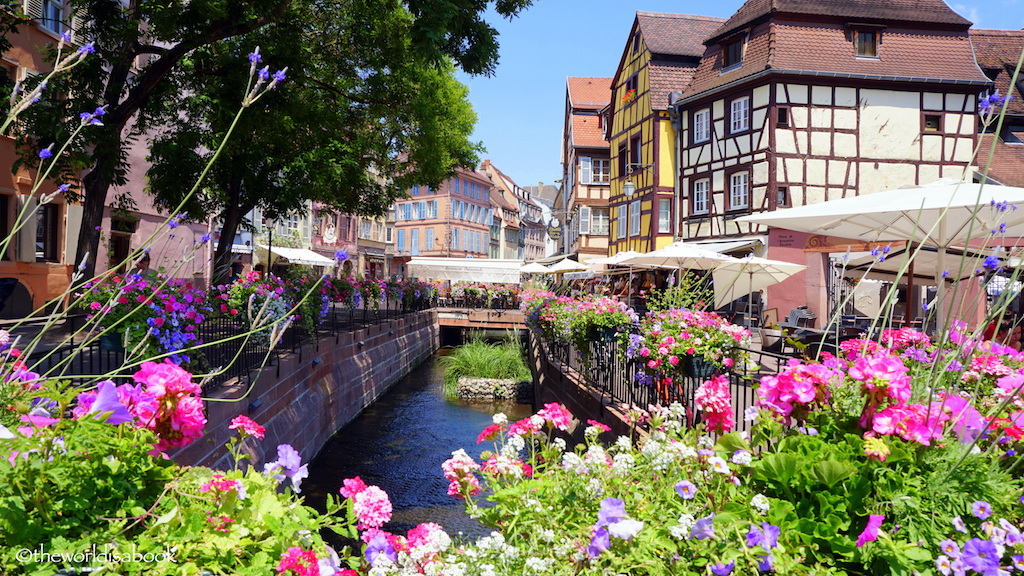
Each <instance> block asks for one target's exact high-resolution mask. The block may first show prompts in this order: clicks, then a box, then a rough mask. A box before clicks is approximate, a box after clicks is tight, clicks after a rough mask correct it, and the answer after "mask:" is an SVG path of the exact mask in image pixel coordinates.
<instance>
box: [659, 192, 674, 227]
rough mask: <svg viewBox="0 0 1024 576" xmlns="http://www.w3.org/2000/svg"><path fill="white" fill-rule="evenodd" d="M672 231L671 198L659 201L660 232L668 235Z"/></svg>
mask: <svg viewBox="0 0 1024 576" xmlns="http://www.w3.org/2000/svg"><path fill="white" fill-rule="evenodd" d="M671 231H672V200H671V199H669V198H660V199H658V232H659V233H668V232H671Z"/></svg>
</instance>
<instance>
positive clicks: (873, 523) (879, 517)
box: [857, 514, 885, 548]
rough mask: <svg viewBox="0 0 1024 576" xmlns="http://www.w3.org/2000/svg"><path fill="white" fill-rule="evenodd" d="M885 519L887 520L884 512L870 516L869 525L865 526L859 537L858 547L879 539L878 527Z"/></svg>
mask: <svg viewBox="0 0 1024 576" xmlns="http://www.w3.org/2000/svg"><path fill="white" fill-rule="evenodd" d="M883 520H885V516H884V515H883V514H872V515H871V516H869V517H868V525H867V526H865V527H864V531H863V532H861V533H860V537H858V538H857V547H858V548H860V547H861V546H863V545H865V544H867V543H868V542H873V541H875V540H877V539H878V529H879V528H880V527H881V526H882V521H883Z"/></svg>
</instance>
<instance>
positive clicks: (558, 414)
mask: <svg viewBox="0 0 1024 576" xmlns="http://www.w3.org/2000/svg"><path fill="white" fill-rule="evenodd" d="M537 416H540V417H541V418H543V419H544V421H545V422H550V423H551V425H552V426H554V427H555V428H558V429H559V430H562V431H563V432H564V431H567V430H569V426H570V425H572V413H571V412H569V411H568V410H567V409H566V408H565V406H562V405H561V404H558V403H555V402H552V403H549V404H545V405H544V408H543V409H541V410H540V411H538V412H537Z"/></svg>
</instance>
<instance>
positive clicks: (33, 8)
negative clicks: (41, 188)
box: [25, 0, 43, 260]
mask: <svg viewBox="0 0 1024 576" xmlns="http://www.w3.org/2000/svg"><path fill="white" fill-rule="evenodd" d="M25 15H26V16H28V17H29V18H35V19H41V18H42V17H43V0H25ZM33 250H34V249H33ZM34 259H35V257H34V256H33V260H34Z"/></svg>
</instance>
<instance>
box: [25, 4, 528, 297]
mask: <svg viewBox="0 0 1024 576" xmlns="http://www.w3.org/2000/svg"><path fill="white" fill-rule="evenodd" d="M532 1H533V0H496V1H495V0H455V1H452V0H407V1H406V2H397V1H395V0H380V1H375V0H352V1H343V0H342V1H326V2H315V1H314V2H300V1H298V0H249V1H247V2H241V3H240V2H237V1H235V0H169V1H168V0H161V1H157V0H128V1H127V2H125V3H122V2H118V1H114V0H71V2H70V3H71V7H72V9H73V10H74V11H75V13H76V14H77V15H78V18H76V19H75V20H76V21H81V22H85V23H86V24H85V25H84V26H83V29H82V30H76V31H75V32H76V36H83V35H84V37H86V38H88V39H89V40H90V41H91V43H92V45H93V46H94V47H95V50H96V57H95V58H90V59H89V61H88V63H87V64H86V65H82V66H80V67H79V68H77V69H76V71H75V73H74V74H71V75H68V76H67V77H62V78H61V79H59V80H58V81H57V82H55V83H54V85H52V86H50V87H49V88H48V90H47V93H50V94H63V95H66V97H65V98H60V99H50V100H48V101H46V102H45V105H39V106H33V107H32V108H30V109H29V113H28V114H26V115H25V122H24V123H23V124H22V125H21V126H22V128H23V130H24V132H23V133H22V136H23V138H21V139H20V143H21V144H22V145H23V149H24V154H23V160H24V161H25V162H26V163H28V164H33V163H34V162H35V161H36V152H37V151H38V146H47V145H48V144H49V143H50V142H52V141H54V140H59V139H60V138H61V136H63V135H66V134H68V133H69V132H70V126H71V123H73V122H75V121H76V120H77V117H78V113H79V112H81V111H83V110H90V111H91V110H93V109H95V108H96V107H97V106H99V105H105V106H106V107H107V114H106V116H105V117H104V126H102V127H96V129H93V130H89V131H88V133H87V135H86V139H85V140H84V141H83V142H80V143H79V147H78V148H77V150H76V151H75V152H74V153H70V154H67V155H66V156H65V157H62V158H60V159H59V162H60V166H59V176H58V178H59V179H62V180H64V181H69V182H73V181H74V176H75V175H77V174H78V173H79V172H80V171H82V170H84V171H85V177H84V178H83V180H82V187H81V190H80V191H79V192H80V193H81V195H82V200H83V212H84V213H83V221H82V227H81V233H80V235H79V246H78V255H77V258H78V259H81V258H83V257H84V255H85V254H86V253H89V254H90V257H89V259H88V261H87V262H86V270H85V276H86V277H87V278H88V277H91V276H92V275H93V274H94V272H95V263H96V254H97V253H98V249H99V240H100V233H99V230H97V229H96V227H97V226H98V225H99V224H100V222H101V219H102V214H103V209H104V206H105V204H106V202H107V193H108V191H109V188H110V186H112V185H115V184H124V183H125V177H126V170H127V166H126V158H127V154H126V148H127V145H128V144H129V143H130V142H131V141H133V140H134V139H137V138H140V137H141V136H143V135H144V134H146V133H147V131H148V130H149V129H150V127H151V126H153V125H154V124H159V123H165V122H167V119H168V118H169V117H172V116H174V115H176V114H178V113H179V103H180V102H182V101H184V100H188V99H191V98H204V97H205V96H203V95H200V94H194V93H192V94H190V93H189V92H188V91H187V88H186V86H187V84H188V82H189V81H191V80H192V78H189V77H187V76H186V74H185V72H186V69H188V70H195V69H194V68H189V67H187V66H186V65H185V64H186V61H188V60H196V61H199V60H200V59H201V55H199V54H198V52H199V51H201V50H208V51H211V52H216V51H217V50H220V49H221V48H220V46H221V43H222V42H224V41H226V40H228V39H231V40H232V43H234V44H235V45H241V44H242V43H243V42H242V38H243V37H244V36H246V35H248V34H252V33H254V32H256V31H263V30H264V29H265V28H267V27H269V26H270V25H272V24H274V25H276V24H278V23H286V24H287V23H288V22H290V21H302V20H303V19H304V18H308V19H309V20H310V21H311V22H312V23H313V24H314V26H311V27H310V28H309V29H308V31H305V32H303V34H302V35H303V37H304V39H305V42H304V45H305V46H308V47H311V50H320V49H323V50H329V49H331V48H334V49H336V50H339V51H341V50H346V51H352V52H357V53H358V52H361V51H366V52H373V51H374V50H378V49H380V46H379V45H376V44H373V45H367V46H364V45H360V44H359V43H357V42H353V41H351V39H350V38H346V37H344V36H334V37H331V36H328V37H325V36H323V35H322V34H324V33H326V32H329V31H330V29H331V28H332V26H333V25H334V20H335V19H336V18H339V17H340V18H341V19H342V20H345V18H346V16H345V15H346V14H349V15H351V17H352V18H354V19H356V20H358V21H362V22H372V21H373V20H374V19H375V18H376V17H377V15H379V14H382V15H385V16H387V15H392V14H394V13H396V10H395V9H394V7H395V6H405V7H407V10H406V14H408V15H409V17H411V23H409V25H408V29H407V31H406V34H405V36H403V37H395V38H394V39H395V40H396V41H398V42H399V43H400V44H402V45H403V46H404V48H405V49H406V50H407V53H408V57H409V58H410V59H412V60H415V61H416V62H419V63H422V64H429V65H433V66H435V67H436V69H437V70H444V66H445V64H444V62H445V61H446V58H451V59H452V60H454V62H455V63H456V65H457V66H458V67H460V68H461V69H462V70H464V71H466V72H467V73H470V74H490V73H492V72H493V70H494V66H495V64H496V62H497V32H496V31H495V30H494V29H493V28H492V27H491V26H489V25H488V24H487V23H486V21H485V20H484V19H483V15H484V12H485V10H487V9H488V8H489V7H490V6H491V5H492V4H493V5H494V9H495V10H496V11H497V13H498V14H500V15H502V16H504V17H509V18H511V17H514V16H515V15H516V14H518V13H519V11H520V10H523V9H525V8H526V7H528V6H529V5H531V4H532ZM349 31H350V32H351V29H350V30H349ZM293 56H295V57H300V56H301V57H306V56H312V54H311V53H304V54H301V55H299V54H297V55H293ZM366 56H367V61H372V60H374V57H375V56H377V55H376V54H367V55H366ZM399 64H404V63H403V62H387V63H385V64H384V69H383V70H382V69H373V68H367V69H361V70H357V71H356V73H357V75H358V76H360V77H365V78H366V79H367V81H370V80H372V79H373V78H374V77H375V76H377V75H379V73H380V72H382V71H386V70H387V68H388V67H390V66H393V65H399ZM385 75H386V74H385ZM310 77H320V76H319V75H314V74H310ZM328 84H330V83H328ZM268 102H269V99H268ZM353 102H356V101H353ZM389 104H390V105H391V106H395V107H402V106H405V105H407V103H406V102H402V101H394V102H390V103H389ZM350 108H351V106H350ZM353 129H355V128H353ZM369 129H371V128H370V127H366V126H360V127H358V129H355V130H357V131H359V130H369ZM28 135H31V136H32V137H31V138H29V137H28ZM418 136H419V135H415V134H414V135H412V136H411V137H413V138H415V137H418ZM307 148H308V147H307ZM363 150H365V148H364V147H362V146H355V147H354V151H355V152H357V153H358V152H361V151H363ZM86 151H87V152H86ZM318 153H320V152H319V151H318ZM347 161H348V162H349V163H350V167H352V168H354V166H355V165H356V164H358V163H360V162H361V161H362V159H361V158H359V157H350V158H348V160H347ZM423 170H427V169H426V168H423ZM263 175H264V176H265V175H266V172H264V173H263Z"/></svg>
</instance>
